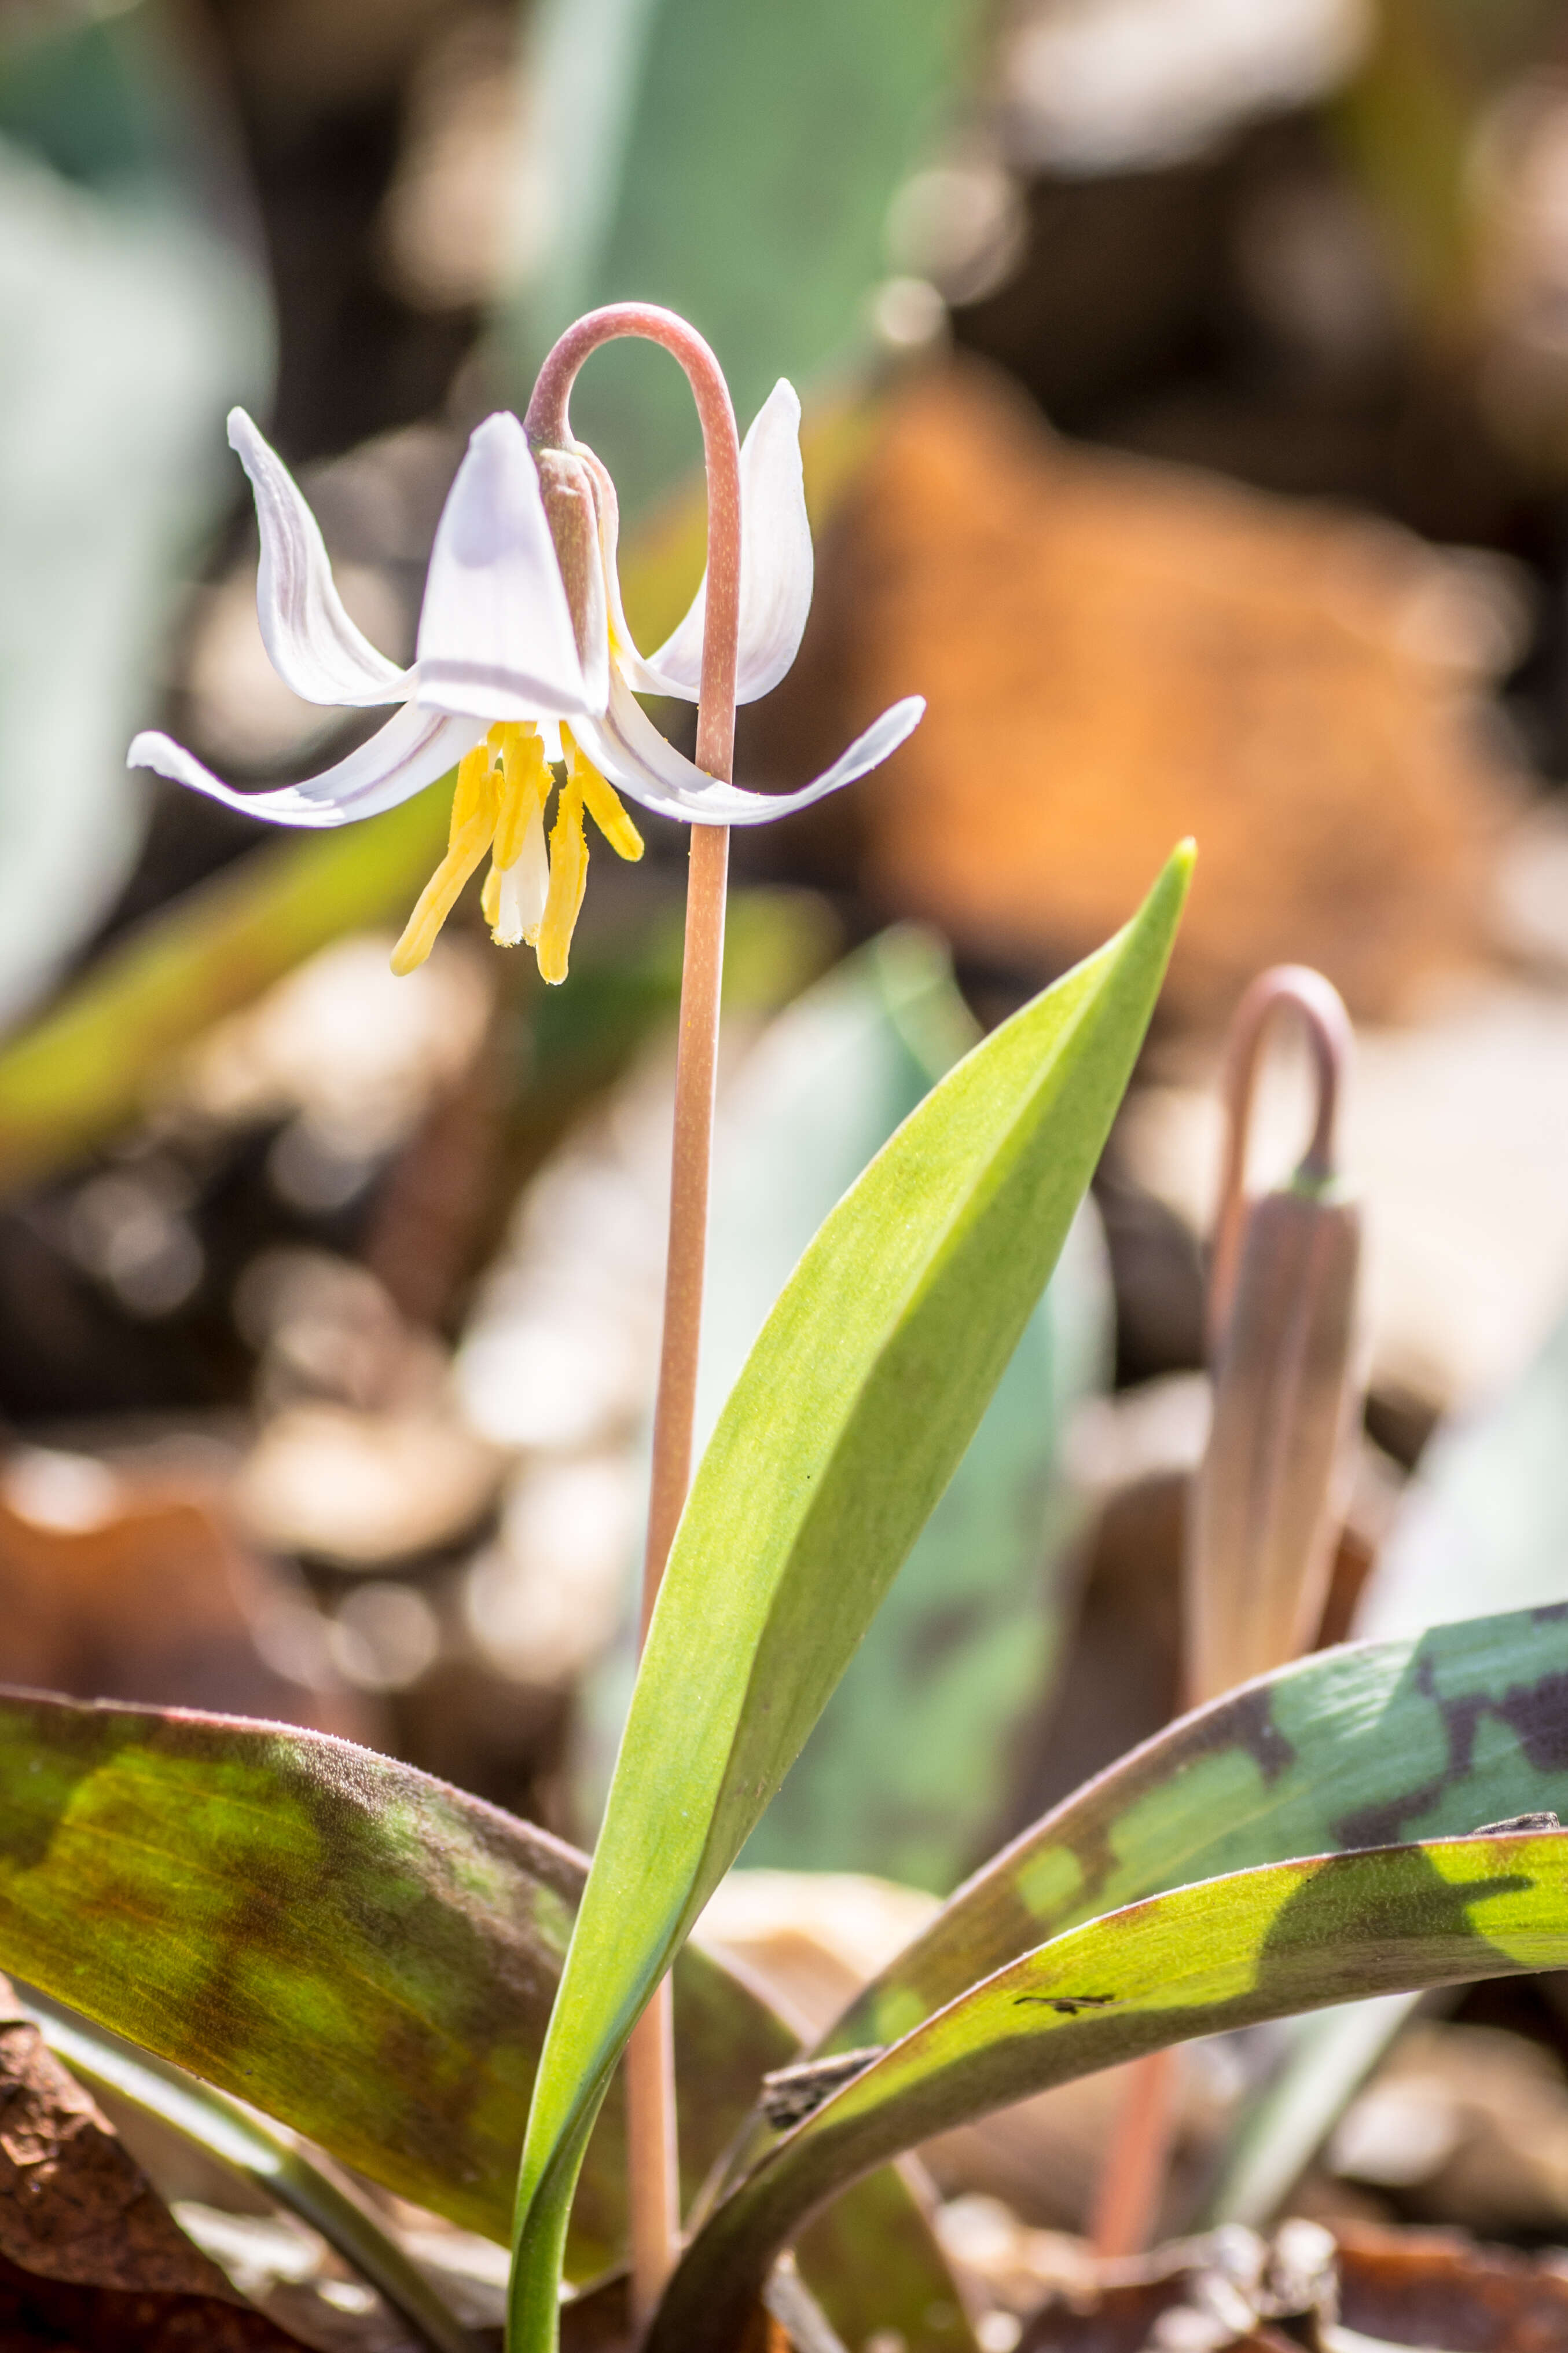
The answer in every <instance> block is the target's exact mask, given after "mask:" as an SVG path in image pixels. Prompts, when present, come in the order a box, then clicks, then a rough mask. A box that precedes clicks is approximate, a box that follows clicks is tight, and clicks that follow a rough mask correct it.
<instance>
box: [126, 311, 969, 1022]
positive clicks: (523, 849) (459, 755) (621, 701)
mask: <svg viewBox="0 0 1568 2353" xmlns="http://www.w3.org/2000/svg"><path fill="white" fill-rule="evenodd" d="M616 307H617V311H618V312H619V311H625V312H626V313H627V314H628V315H629V313H630V311H631V309H632V307H633V306H629V305H625V306H616ZM604 315H605V314H603V313H596V314H595V316H604ZM638 315H639V316H641V317H643V318H644V319H645V320H647V321H653V322H657V321H658V318H659V317H660V316H662V315H663V314H658V313H655V312H653V311H651V310H648V311H644V310H641V309H640V308H639V310H638ZM589 323H590V322H584V325H585V326H586V325H588V324H589ZM577 332H578V331H577V330H573V331H572V332H571V333H569V334H568V335H567V336H566V337H565V338H563V348H566V347H571V346H572V337H573V335H574V334H576V333H577ZM616 332H656V330H655V327H652V326H645V327H644V328H640V329H638V328H624V327H623V328H619V329H617V330H616ZM656 340H658V341H660V342H668V336H667V335H666V333H665V332H663V330H662V329H658V331H657V332H656ZM670 348H672V349H673V348H674V345H673V344H671V345H670ZM567 381H569V378H568V377H567V376H565V375H563V366H562V364H561V363H560V362H559V361H557V360H556V359H555V358H553V357H552V360H551V361H550V362H548V363H547V364H546V369H545V371H544V373H543V375H542V377H541V391H542V397H541V396H540V395H536V396H535V400H534V403H533V405H532V406H531V409H530V411H529V420H528V427H527V430H526V432H525V430H524V427H522V426H521V425H520V424H519V423H518V421H517V419H516V417H513V416H511V415H510V413H508V412H507V411H504V410H502V411H500V412H498V413H497V414H496V415H495V416H493V417H487V418H486V419H485V421H484V423H483V424H482V425H480V426H479V427H478V428H477V429H476V431H475V432H474V434H473V436H472V438H470V440H469V443H468V451H467V454H466V455H465V457H464V459H463V462H462V464H461V465H460V466H459V468H458V473H457V477H456V479H455V480H454V481H453V484H452V487H451V491H449V493H448V495H447V503H446V506H445V508H444V509H443V511H442V514H441V519H440V522H439V523H438V525H437V532H436V538H435V543H434V546H433V547H432V550H431V555H430V566H429V572H428V575H427V578H426V589H425V597H424V603H423V607H422V608H421V611H420V616H419V626H418V633H417V639H416V655H415V659H414V662H413V664H412V666H411V667H410V668H408V669H406V670H399V669H397V668H396V667H395V664H393V663H392V662H390V661H388V660H387V659H386V658H385V656H384V655H383V654H381V653H379V652H378V651H377V649H375V647H374V646H373V645H372V644H371V643H370V642H369V640H368V639H367V638H365V637H364V636H363V633H362V632H361V631H360V630H359V629H358V628H356V627H355V625H354V623H353V621H352V620H351V619H350V617H349V616H348V614H347V612H346V611H345V609H344V607H343V604H342V599H341V597H340V596H339V595H338V591H337V586H336V584H335V583H334V581H333V578H332V572H331V564H330V562H329V560H328V557H327V551H326V547H325V545H324V543H323V542H322V538H321V530H320V527H319V526H318V524H317V522H316V519H315V517H314V515H313V514H312V513H311V512H310V508H309V506H308V505H307V504H306V502H305V500H304V499H303V497H302V496H301V494H300V490H299V488H298V485H297V484H296V483H295V481H294V480H293V478H292V476H291V475H290V474H289V470H288V468H287V467H286V466H285V465H284V464H283V462H282V460H281V459H280V458H279V456H278V454H277V452H276V451H275V450H274V449H272V448H269V447H268V443H267V442H266V440H265V439H264V438H262V436H261V434H260V433H259V432H258V430H257V427H255V425H254V424H253V423H252V422H251V420H250V418H249V417H247V415H246V413H245V411H244V410H243V409H239V408H237V409H235V410H234V411H233V413H232V414H231V416H230V417H229V421H228V434H229V440H230V442H231V444H232V445H233V447H234V448H235V450H236V451H237V454H238V457H239V459H240V462H241V464H242V465H243V466H244V468H245V470H246V472H247V474H248V475H249V477H250V481H251V486H252V488H253V490H254V491H255V494H256V512H257V521H258V526H259V529H260V536H261V562H260V568H259V570H258V575H257V606H258V613H259V616H260V621H261V634H262V638H263V641H264V643H265V645H266V648H267V651H268V656H269V657H270V659H271V661H272V666H273V668H274V669H275V670H277V672H278V674H279V677H280V678H281V679H282V680H283V681H284V683H285V685H287V686H289V687H290V688H292V690H293V691H294V692H295V693H296V694H299V695H301V696H303V697H304V699H305V700H306V701H307V702H319V703H330V704H336V705H338V706H339V707H341V708H344V709H360V708H365V707H370V706H374V705H377V704H386V703H391V704H395V705H396V706H397V707H396V708H395V711H394V712H393V715H392V716H391V718H390V719H388V720H387V722H386V723H385V724H384V726H383V727H382V728H381V729H380V730H379V731H378V733H375V734H374V735H373V736H372V737H371V738H370V740H369V742H368V743H365V744H361V745H360V746H359V747H358V749H357V750H355V751H353V752H351V753H350V754H348V755H347V757H346V758H344V759H342V760H340V761H338V762H337V763H336V764H335V765H333V766H332V767H330V768H328V769H326V770H324V771H323V772H322V773H321V775H319V776H309V777H307V778H305V779H304V781H303V782H301V783H300V784H297V785H285V786H281V787H279V789H277V790H275V791H271V792H259V793H243V792H238V791H237V790H236V789H235V788H234V786H231V785H227V784H226V783H224V782H223V780H222V779H221V778H220V777H218V776H214V775H213V773H212V771H211V770H210V769H208V768H206V767H205V766H204V765H202V763H201V762H200V761H199V760H197V759H196V758H195V756H194V754H192V753H190V752H188V751H186V750H185V749H184V746H183V745H181V744H176V743H174V741H173V740H172V739H171V738H170V737H169V736H167V735H164V734H161V733H156V732H154V731H148V732H147V733H142V734H140V735H138V736H137V737H136V739H135V741H134V743H133V744H132V746H131V754H130V758H131V765H132V766H133V767H147V768H153V769H155V770H157V772H158V773H159V774H160V775H161V776H169V777H172V778H174V780H175V781H176V782H178V783H180V784H184V785H189V786H192V787H193V788H194V789H195V791H197V792H201V793H205V794H207V795H209V796H210V797H212V798H213V799H215V800H219V801H222V802H223V803H224V804H225V805H226V807H230V808H236V809H241V810H243V811H245V812H246V813H247V814H248V815H249V816H252V817H257V818H262V819H263V820H264V821H265V822H266V823H268V824H269V825H286V826H305V827H325V826H339V825H351V824H353V823H355V822H356V821H357V820H358V819H360V818H368V817H374V816H376V815H377V814H378V813H379V812H380V811H382V810H384V809H389V808H395V807H396V806H397V804H398V803H399V802H400V801H405V800H407V799H409V798H410V797H412V796H413V795H414V794H415V793H417V792H421V791H423V790H424V789H425V788H426V786H429V785H431V784H433V783H434V782H435V781H436V780H437V778H438V777H440V776H445V775H446V774H447V772H448V771H449V770H450V769H451V768H452V767H453V766H454V765H456V766H457V769H458V782H457V788H456V792H455V794H454V797H453V805H452V824H451V833H450V839H449V843H448V847H447V855H446V857H445V858H444V859H443V860H442V861H441V864H440V866H439V867H438V868H437V871H436V873H435V875H434V876H433V877H432V878H431V881H430V882H429V884H428V886H427V887H426V891H425V892H424V893H423V895H422V896H421V898H420V900H419V903H418V905H417V906H416V909H415V912H414V914H413V916H412V917H411V919H410V921H409V923H408V926H407V929H406V930H405V933H404V935H403V937H402V939H401V940H400V942H399V943H398V946H397V950H396V953H395V957H394V965H395V968H396V969H397V970H398V971H404V972H406V971H411V970H412V969H413V968H414V967H415V966H416V965H418V964H421V963H423V961H424V959H425V958H426V956H427V955H428V954H429V952H430V949H431V946H432V944H434V942H435V939H436V935H437V933H438V931H439V930H440V928H441V925H442V923H444V922H445V921H446V918H447V915H448V913H450V912H451V909H452V908H453V906H454V905H455V904H456V902H457V900H458V894H459V893H460V892H461V891H462V889H463V886H464V884H465V883H466V882H467V881H468V877H469V876H470V875H471V874H472V873H473V872H474V871H476V869H477V868H478V867H479V864H480V863H481V862H482V860H484V858H485V857H486V855H487V853H488V854H489V859H490V870H489V877H488V879H487V881H486V885H485V901H484V905H485V913H486V915H487V917H488V919H489V923H490V926H491V931H492V934H493V936H494V938H495V940H496V942H497V944H500V945H503V946H515V945H517V944H519V943H520V942H521V941H524V940H526V941H528V942H529V943H530V944H531V945H533V946H534V947H535V949H536V951H537V954H538V957H539V965H540V970H541V972H542V974H543V976H544V977H545V979H546V980H549V981H561V980H564V978H565V977H566V970H567V957H568V951H569V947H570V943H571V937H572V932H573V927H574V924H575V923H576V920H577V913H578V910H579V908H580V907H581V904H582V899H583V889H584V881H585V879H586V872H587V843H586V836H585V833H584V815H587V816H589V817H592V818H593V819H594V821H595V825H596V826H597V828H598V829H599V830H600V831H601V832H602V833H603V834H604V836H605V839H606V840H607V841H608V842H609V843H610V846H611V848H612V849H615V850H616V851H617V852H618V853H619V855H620V856H621V857H623V858H634V859H635V858H640V857H641V855H642V840H641V837H640V836H639V835H638V833H637V828H636V827H635V826H634V825H633V823H632V821H631V819H630V818H628V817H627V815H626V811H625V809H624V808H623V807H622V806H621V803H620V800H619V798H618V797H617V796H618V794H620V793H625V794H626V795H627V796H628V797H629V798H631V799H632V800H634V801H637V802H638V803H640V804H641V806H642V807H644V808H647V809H652V810H654V811H655V812H656V813H657V814H658V815H659V816H661V817H668V818H678V819H680V820H681V821H683V822H684V823H686V824H689V825H704V826H716V825H725V826H727V825H765V824H768V823H771V822H772V820H773V818H780V817H786V816H788V815H789V813H790V812H791V811H792V810H794V809H798V808H804V807H806V806H807V805H808V804H809V803H810V802H812V801H815V800H819V799H821V798H822V797H823V796H824V795H825V794H826V793H831V792H835V791H837V788H838V787H839V786H841V785H847V784H848V783H850V782H851V781H852V780H853V779H854V778H855V777H857V776H864V775H865V774H866V773H867V771H868V769H870V768H874V767H876V766H877V765H879V763H880V762H881V761H882V760H885V759H886V758H887V756H888V754H889V752H891V751H893V750H894V749H895V748H896V747H897V745H898V744H900V743H901V742H902V741H903V739H904V737H905V736H906V735H907V734H908V733H910V729H911V728H912V727H913V726H914V725H915V723H917V721H918V720H919V718H920V715H921V710H922V708H923V705H922V704H921V702H920V701H919V700H918V699H915V698H911V699H910V700H908V701H906V702H900V703H898V704H896V705H895V706H894V707H893V709H892V710H890V711H888V712H884V713H883V715H882V717H881V718H880V719H879V720H877V721H876V722H875V723H874V724H873V725H872V726H870V727H869V728H868V729H867V730H866V732H865V733H864V734H863V735H861V736H860V737H859V738H858V740H857V741H856V742H855V743H854V744H851V745H850V746H849V748H848V750H847V752H846V753H845V754H843V756H842V757H841V758H840V759H838V760H837V761H836V762H835V763H834V765H833V766H832V767H831V768H829V769H828V770H827V771H826V774H825V775H823V776H818V777H816V779H815V780H814V781H813V782H812V783H811V784H808V785H806V786H803V787H802V788H801V789H800V790H799V791H798V792H794V793H785V794H779V795H768V794H762V793H753V792H747V791H744V790H742V788H740V787H739V786H735V785H734V784H732V783H731V781H730V761H729V758H728V757H727V756H726V757H724V758H722V759H715V758H714V757H713V756H712V747H711V746H707V747H705V746H703V745H702V744H699V746H698V760H697V762H696V763H695V764H694V763H693V762H692V761H690V760H688V759H687V758H686V757H685V756H684V754H681V753H679V752H678V751H677V750H676V749H675V747H674V745H673V744H669V743H668V742H667V741H666V739H665V737H664V736H662V735H661V734H660V733H659V732H658V728H657V727H656V726H655V725H654V724H653V722H652V721H651V720H650V719H649V718H648V717H647V713H646V712H644V710H643V708H642V706H641V704H640V703H639V702H638V701H637V695H638V693H639V692H640V693H651V694H661V695H673V696H679V697H682V698H684V699H685V700H687V701H689V702H697V701H699V700H700V687H701V679H702V660H703V651H702V649H703V640H704V634H705V624H706V618H707V612H708V603H709V597H708V582H707V579H706V578H705V579H704V581H703V584H702V586H701V587H700V588H699V590H698V592H697V596H696V598H695V600H694V601H693V604H692V606H691V608H690V610H689V613H688V614H687V616H686V617H685V619H684V620H683V621H682V622H681V624H680V626H679V628H678V629H677V630H676V631H675V634H674V635H673V637H671V638H669V639H668V643H666V644H665V645H663V646H661V647H660V648H659V649H658V652H657V653H656V654H653V655H652V656H649V657H647V658H645V657H644V656H643V655H642V654H640V653H639V652H638V650H637V644H636V641H635V639H634V638H633V637H632V634H631V630H630V628H628V626H627V624H626V615H625V613H624V611H623V609H622V604H621V593H620V583H619V577H618V573H617V569H616V533H617V515H616V493H615V487H614V484H613V483H612V481H611V480H610V476H609V474H608V472H607V470H606V469H605V467H604V466H603V465H602V464H601V463H600V461H599V459H597V458H596V457H595V455H594V452H593V451H592V450H591V449H589V448H585V447H584V445H583V444H582V443H581V442H578V441H576V440H574V438H573V436H572V433H571V429H570V427H569V425H568V422H567V417H566V409H565V395H564V392H563V389H562V385H563V383H565V382H567ZM727 406H728V396H727V395H726V407H727ZM799 422H800V404H799V402H798V401H797V399H796V398H795V393H794V392H793V390H792V389H791V387H790V386H789V385H787V384H784V383H782V382H781V383H780V384H779V385H776V386H775V387H774V389H773V393H772V394H771V395H770V396H769V398H768V399H767V401H766V402H765V403H764V404H763V407H762V409H761V410H760V411H759V412H758V415H757V417H756V418H755V420H754V421H753V423H752V428H751V430H750V432H749V433H748V434H747V436H746V439H745V443H744V445H743V447H742V450H741V452H740V459H739V500H740V514H739V518H738V521H739V538H740V553H739V612H738V617H737V625H738V635H737V637H736V640H735V644H734V647H733V652H732V657H731V658H732V660H733V678H732V690H731V692H732V699H731V712H732V709H733V702H752V701H754V700H755V699H756V698H757V697H759V696H761V695H763V694H766V693H767V692H768V691H769V690H770V689H771V688H772V687H774V686H776V685H777V684H778V682H779V681H780V679H782V678H783V676H784V672H785V671H786V670H788V669H789V667H790V665H791V663H792V662H793V661H794V659H795V653H796V651H797V649H798V648H799V645H800V639H801V633H802V631H803V629H804V628H805V619H806V615H807V613H808V611H809V609H810V605H811V591H812V551H811V533H810V529H809V526H808V524H807V522H806V514H805V494H804V490H803V487H802V480H801V461H800V442H799ZM731 430H732V428H731ZM710 496H711V491H710ZM711 528H712V525H711V522H710V530H711ZM705 749H706V750H707V752H708V756H707V757H704V751H705ZM552 792H555V793H556V794H557V796H558V797H557V802H556V813H555V818H554V821H553V825H552V827H551V828H550V833H549V843H548V848H547V847H546V825H545V820H546V815H547V811H548V807H549V802H550V797H551V795H552Z"/></svg>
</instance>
